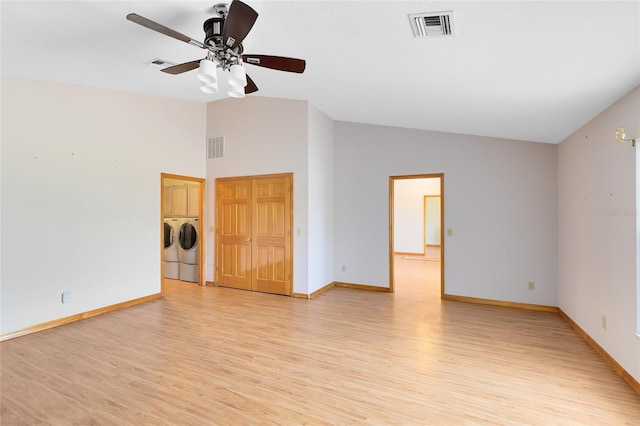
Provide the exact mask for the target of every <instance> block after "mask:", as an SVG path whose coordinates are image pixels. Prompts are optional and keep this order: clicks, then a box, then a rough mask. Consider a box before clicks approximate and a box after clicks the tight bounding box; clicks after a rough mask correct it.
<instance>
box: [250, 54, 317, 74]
mask: <svg viewBox="0 0 640 426" xmlns="http://www.w3.org/2000/svg"><path fill="white" fill-rule="evenodd" d="M242 60H243V61H244V62H246V63H247V64H251V65H257V66H259V67H265V68H271V69H274V70H280V71H289V72H297V73H303V72H304V69H305V67H306V65H307V63H306V62H305V60H304V59H296V58H285V57H283V56H270V55H242Z"/></svg>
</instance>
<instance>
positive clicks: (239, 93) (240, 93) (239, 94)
mask: <svg viewBox="0 0 640 426" xmlns="http://www.w3.org/2000/svg"><path fill="white" fill-rule="evenodd" d="M228 93H229V96H231V97H232V98H244V87H233V86H232V87H231V88H230V89H229V92H228Z"/></svg>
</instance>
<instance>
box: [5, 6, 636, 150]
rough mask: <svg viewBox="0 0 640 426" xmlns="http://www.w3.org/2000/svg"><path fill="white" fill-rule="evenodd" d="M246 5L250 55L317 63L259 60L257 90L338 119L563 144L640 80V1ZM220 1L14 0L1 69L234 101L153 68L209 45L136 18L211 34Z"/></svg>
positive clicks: (253, 71)
mask: <svg viewBox="0 0 640 426" xmlns="http://www.w3.org/2000/svg"><path fill="white" fill-rule="evenodd" d="M245 2H246V3H247V4H249V5H250V6H252V7H253V8H254V9H256V11H257V12H258V13H259V17H258V20H257V22H256V24H255V26H254V27H253V29H252V30H251V32H250V33H249V35H248V37H247V38H246V40H245V42H244V43H243V44H244V46H245V53H254V54H271V55H279V56H290V57H296V58H303V59H306V61H307V69H306V71H305V73H304V74H301V75H300V74H292V73H286V72H280V71H274V70H268V69H264V68H258V67H255V66H252V65H249V64H247V65H246V69H247V72H248V74H249V75H250V76H251V77H252V78H253V80H254V81H255V83H256V84H257V86H258V87H259V89H260V90H259V91H258V92H257V93H256V94H254V95H250V96H268V97H276V98H290V99H304V100H308V101H310V102H311V103H312V104H313V105H315V106H316V107H317V108H319V109H320V110H321V111H323V112H324V113H326V114H327V115H328V116H330V117H331V118H333V119H334V120H343V121H353V122H362V123H375V124H381V125H388V126H399V127H408V128H416V129H426V130H436V131H445V132H454V133H464V134H474V135H482V136H493V137H502V138H510V139H520V140H529V141H538V142H548V143H558V142H560V141H562V140H563V139H564V138H565V137H567V136H568V135H570V134H571V133H572V132H573V131H575V130H576V129H577V128H579V127H580V126H582V125H583V124H584V123H586V122H587V121H588V120H589V119H591V118H592V117H594V116H595V115H597V114H598V113H600V112H601V111H602V110H604V109H605V108H606V107H608V106H609V105H611V104H612V103H613V102H615V101H616V100H617V99H619V98H620V97H622V96H623V95H624V94H626V93H627V92H629V91H630V90H632V89H633V88H634V87H636V86H638V85H640V1H620V2H618V1H600V2H596V1H587V2H575V1H538V2H530V1H507V2H498V1H468V2H460V1H439V2H436V1H312V0H309V1H258V0H245ZM214 3H216V0H213V1H207V2H202V1H196V2H192V1H137V2H127V1H71V2H60V1H44V2H33V1H17V2H11V1H4V0H3V1H2V2H1V9H0V13H1V27H2V28H1V37H2V39H1V43H2V44H1V48H2V50H1V56H0V60H1V69H2V74H3V75H7V76H16V77H25V78H34V79H43V80H52V81H59V82H65V83H74V84H81V85H88V86H95V87H102V88H109V89H117V90H124V91H129V92H138V93H146V94H152V95H158V96H164V97H171V98H180V99H188V100H194V101H201V102H210V101H214V100H218V99H222V98H223V97H225V96H226V94H222V93H223V92H224V93H226V91H223V90H221V94H218V95H206V94H204V93H202V92H201V91H200V90H199V83H198V80H197V78H196V74H195V72H189V73H185V74H182V75H179V76H172V75H168V74H165V73H162V72H160V71H159V69H157V68H153V67H149V66H144V65H143V64H144V63H145V62H147V61H149V60H152V59H155V58H158V57H159V58H162V59H166V60H169V61H172V62H177V63H180V62H187V61H191V60H194V59H200V58H202V57H203V56H204V54H203V51H202V50H201V49H198V48H196V47H193V46H190V45H188V44H185V43H182V42H180V41H177V40H174V39H171V38H169V37H166V36H163V35H161V34H158V33H156V32H153V31H151V30H148V29H146V28H143V27H141V26H139V25H136V24H134V23H132V22H129V21H127V20H126V19H125V16H126V14H128V13H130V12H135V13H138V14H139V15H142V16H144V17H146V18H149V19H151V20H154V21H156V22H158V23H161V24H163V25H166V26H168V27H171V28H173V29H175V30H176V31H178V32H181V33H183V34H186V35H188V36H190V37H192V38H195V39H198V40H202V39H203V38H204V37H203V35H204V33H203V31H202V23H203V22H204V20H205V19H207V18H208V17H210V16H212V6H213V4H214ZM449 10H452V11H453V12H454V25H455V31H456V34H455V35H454V36H453V37H451V38H447V39H445V38H431V39H417V38H414V37H413V35H412V31H411V26H410V23H409V18H408V15H409V14H410V13H418V12H438V11H449ZM237 102H242V100H237ZM141 113H143V112H141Z"/></svg>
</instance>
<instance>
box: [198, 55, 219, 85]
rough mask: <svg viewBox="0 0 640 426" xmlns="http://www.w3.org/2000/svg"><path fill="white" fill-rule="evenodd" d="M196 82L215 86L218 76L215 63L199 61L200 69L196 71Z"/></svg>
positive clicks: (204, 60) (206, 60)
mask: <svg viewBox="0 0 640 426" xmlns="http://www.w3.org/2000/svg"><path fill="white" fill-rule="evenodd" d="M198 80H200V81H201V82H203V83H205V84H217V83H218V75H217V69H216V63H215V62H213V61H210V60H208V59H203V60H201V61H200V69H199V70H198Z"/></svg>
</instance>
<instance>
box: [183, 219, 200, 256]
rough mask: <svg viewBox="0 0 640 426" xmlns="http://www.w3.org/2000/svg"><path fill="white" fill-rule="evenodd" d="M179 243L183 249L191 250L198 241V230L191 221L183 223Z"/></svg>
mask: <svg viewBox="0 0 640 426" xmlns="http://www.w3.org/2000/svg"><path fill="white" fill-rule="evenodd" d="M178 243H179V244H180V248H182V250H191V249H192V248H193V247H195V245H196V244H197V243H198V232H197V231H196V228H195V227H194V226H193V225H192V224H191V223H183V224H182V226H181V227H180V234H179V236H178Z"/></svg>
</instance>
